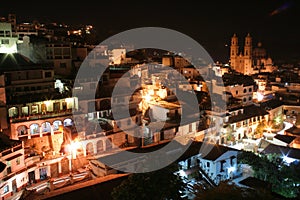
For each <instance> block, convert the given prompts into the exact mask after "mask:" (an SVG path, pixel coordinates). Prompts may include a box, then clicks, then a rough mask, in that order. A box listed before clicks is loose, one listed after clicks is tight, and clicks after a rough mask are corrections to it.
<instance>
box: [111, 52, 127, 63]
mask: <svg viewBox="0 0 300 200" xmlns="http://www.w3.org/2000/svg"><path fill="white" fill-rule="evenodd" d="M125 58H126V49H113V50H111V51H109V60H110V64H111V65H119V64H121V63H122V61H123V60H124V59H125Z"/></svg>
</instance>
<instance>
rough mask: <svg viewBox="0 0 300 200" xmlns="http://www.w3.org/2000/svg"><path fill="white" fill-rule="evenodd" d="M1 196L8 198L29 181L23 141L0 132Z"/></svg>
mask: <svg viewBox="0 0 300 200" xmlns="http://www.w3.org/2000/svg"><path fill="white" fill-rule="evenodd" d="M0 166H1V167H0V198H1V199H7V198H9V197H10V196H12V195H13V194H14V193H16V192H18V191H20V190H21V189H22V188H23V187H25V186H26V184H27V182H28V176H27V171H26V167H25V163H24V148H23V144H22V142H21V141H17V140H11V139H9V138H8V137H7V136H6V135H4V134H3V133H0Z"/></svg>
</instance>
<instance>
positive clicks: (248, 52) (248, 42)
mask: <svg viewBox="0 0 300 200" xmlns="http://www.w3.org/2000/svg"><path fill="white" fill-rule="evenodd" d="M244 74H248V75H249V74H252V37H251V36H250V34H249V33H248V34H247V36H246V37H245V45H244Z"/></svg>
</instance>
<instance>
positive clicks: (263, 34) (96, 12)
mask: <svg viewBox="0 0 300 200" xmlns="http://www.w3.org/2000/svg"><path fill="white" fill-rule="evenodd" d="M70 2H71V3H70ZM84 2H85V1H81V2H80V3H77V2H74V1H68V2H67V1H64V0H61V1H22V2H17V1H9V0H6V1H3V2H1V6H0V16H7V14H8V13H15V14H17V19H18V21H19V22H24V21H31V20H33V19H37V20H38V21H40V22H53V21H56V22H60V23H67V24H93V25H95V27H96V30H97V32H98V34H99V37H100V40H104V39H106V38H107V37H109V36H111V35H113V34H115V33H118V32H121V31H124V30H128V29H131V28H137V27H143V26H158V27H165V28H170V29H174V30H177V31H180V32H182V33H184V34H187V35H189V36H190V37H192V38H194V39H195V40H197V41H198V42H199V43H200V44H201V45H202V46H204V48H205V49H206V50H207V51H208V53H209V54H210V55H211V56H212V58H213V59H214V60H215V61H217V60H219V61H222V62H227V61H228V55H229V46H226V44H230V38H231V36H232V35H233V33H237V35H238V36H239V37H240V41H241V42H243V41H244V37H245V36H246V34H247V33H248V32H249V33H250V34H251V35H252V36H253V43H254V44H255V45H256V44H257V42H259V41H261V42H262V44H263V46H264V47H265V48H266V49H267V51H268V53H269V54H270V56H271V57H272V58H274V61H275V63H276V62H277V63H279V62H280V61H282V60H283V61H289V62H290V61H298V62H299V61H300V50H299V48H298V47H299V46H300V39H299V36H300V23H299V19H300V9H299V8H300V7H299V3H298V1H297V0H294V1H293V0H290V1H287V0H251V1H250V0H249V1H247V0H245V1H220V2H218V1H213V0H210V1H197V2H198V5H197V4H195V1H192V0H184V1H142V0H141V1H113V0H112V1H108V0H107V1H105V2H102V0H101V1H100V0H99V1H98V4H96V3H92V2H91V1H86V2H85V3H84ZM96 2H97V1H96ZM240 46H241V45H240Z"/></svg>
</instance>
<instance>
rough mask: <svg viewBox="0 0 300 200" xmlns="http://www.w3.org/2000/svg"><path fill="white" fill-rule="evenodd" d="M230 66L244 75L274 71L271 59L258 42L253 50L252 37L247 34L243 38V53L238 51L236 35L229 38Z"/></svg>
mask: <svg viewBox="0 0 300 200" xmlns="http://www.w3.org/2000/svg"><path fill="white" fill-rule="evenodd" d="M230 66H231V68H232V69H234V70H235V71H237V72H239V73H242V74H245V75H252V74H256V73H260V72H272V71H273V70H274V69H275V66H274V65H273V61H272V59H271V58H270V57H268V55H267V53H266V50H265V49H264V48H262V44H261V43H260V42H259V43H258V45H257V47H255V48H253V45H252V37H251V36H250V34H249V33H248V35H247V36H246V37H245V42H244V48H243V51H240V48H239V42H238V37H237V35H236V34H234V35H233V37H232V38H231V46H230Z"/></svg>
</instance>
